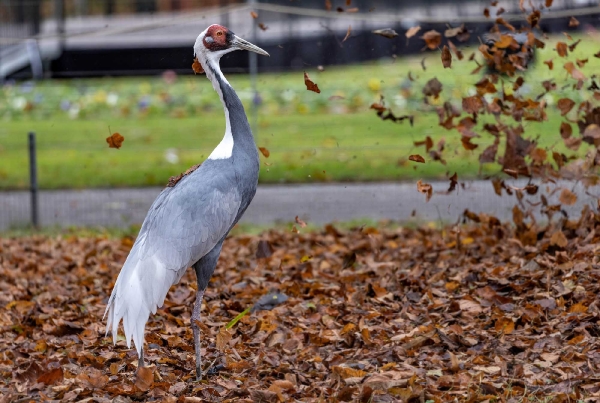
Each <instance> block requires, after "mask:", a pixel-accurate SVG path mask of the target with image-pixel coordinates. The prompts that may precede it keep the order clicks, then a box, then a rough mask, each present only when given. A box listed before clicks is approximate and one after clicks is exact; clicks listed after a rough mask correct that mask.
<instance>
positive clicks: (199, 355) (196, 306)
mask: <svg viewBox="0 0 600 403" xmlns="http://www.w3.org/2000/svg"><path fill="white" fill-rule="evenodd" d="M203 298H204V290H198V291H197V292H196V302H195V303H194V310H193V311H192V330H193V332H194V349H195V350H196V380H198V381H199V380H200V379H202V353H201V349H200V348H201V346H200V327H199V326H198V322H200V309H201V308H202V299H203Z"/></svg>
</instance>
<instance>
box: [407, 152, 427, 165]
mask: <svg viewBox="0 0 600 403" xmlns="http://www.w3.org/2000/svg"><path fill="white" fill-rule="evenodd" d="M408 159H409V160H411V161H414V162H420V163H422V164H424V163H425V158H423V157H421V156H420V155H419V154H414V155H411V156H410V157H408Z"/></svg>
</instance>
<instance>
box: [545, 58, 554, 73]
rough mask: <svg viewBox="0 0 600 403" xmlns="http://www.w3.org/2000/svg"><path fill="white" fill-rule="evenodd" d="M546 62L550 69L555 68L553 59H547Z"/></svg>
mask: <svg viewBox="0 0 600 403" xmlns="http://www.w3.org/2000/svg"><path fill="white" fill-rule="evenodd" d="M544 64H545V65H547V66H548V69H550V70H552V69H554V62H553V61H552V59H550V60H545V61H544Z"/></svg>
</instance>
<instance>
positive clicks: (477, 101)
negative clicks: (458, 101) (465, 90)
mask: <svg viewBox="0 0 600 403" xmlns="http://www.w3.org/2000/svg"><path fill="white" fill-rule="evenodd" d="M462 107H463V110H464V111H465V112H467V113H477V112H479V111H480V110H481V109H483V99H482V98H481V97H480V96H479V95H473V96H471V97H466V98H463V100H462Z"/></svg>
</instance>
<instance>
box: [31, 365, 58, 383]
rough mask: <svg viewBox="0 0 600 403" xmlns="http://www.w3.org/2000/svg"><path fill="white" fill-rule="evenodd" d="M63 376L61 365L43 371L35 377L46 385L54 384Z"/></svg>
mask: <svg viewBox="0 0 600 403" xmlns="http://www.w3.org/2000/svg"><path fill="white" fill-rule="evenodd" d="M63 378H64V373H63V369H62V367H59V368H54V369H52V370H50V371H48V372H44V373H43V374H42V375H40V376H39V378H38V379H37V381H38V382H41V383H45V384H46V385H54V384H55V383H56V382H61V381H62V380H63Z"/></svg>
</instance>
